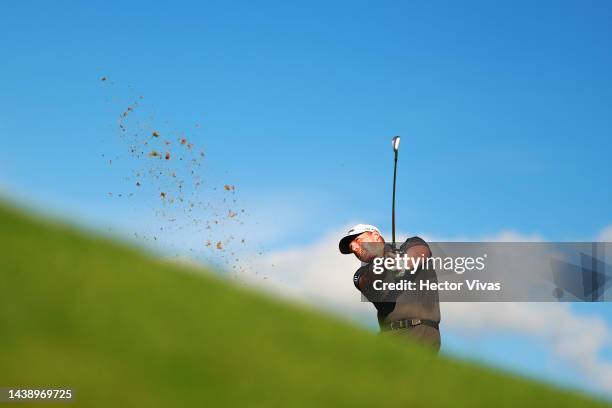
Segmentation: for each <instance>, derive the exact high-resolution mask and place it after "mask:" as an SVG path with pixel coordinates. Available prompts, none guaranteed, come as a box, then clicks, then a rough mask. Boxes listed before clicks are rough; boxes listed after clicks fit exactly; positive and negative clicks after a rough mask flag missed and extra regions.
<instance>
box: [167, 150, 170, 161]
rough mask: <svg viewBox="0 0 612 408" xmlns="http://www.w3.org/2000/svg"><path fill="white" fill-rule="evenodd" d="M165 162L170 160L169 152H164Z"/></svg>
mask: <svg viewBox="0 0 612 408" xmlns="http://www.w3.org/2000/svg"><path fill="white" fill-rule="evenodd" d="M166 160H170V152H166Z"/></svg>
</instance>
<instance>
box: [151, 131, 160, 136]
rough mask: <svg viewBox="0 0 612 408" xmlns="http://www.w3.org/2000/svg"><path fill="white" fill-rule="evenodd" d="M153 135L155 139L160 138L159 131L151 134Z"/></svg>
mask: <svg viewBox="0 0 612 408" xmlns="http://www.w3.org/2000/svg"><path fill="white" fill-rule="evenodd" d="M151 135H152V136H153V137H159V132H158V131H157V130H154V131H153V133H151Z"/></svg>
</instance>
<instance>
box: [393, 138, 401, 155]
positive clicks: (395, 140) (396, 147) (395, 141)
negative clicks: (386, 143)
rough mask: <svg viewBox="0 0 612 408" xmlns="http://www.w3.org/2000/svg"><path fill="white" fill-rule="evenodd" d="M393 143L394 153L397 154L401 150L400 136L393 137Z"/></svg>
mask: <svg viewBox="0 0 612 408" xmlns="http://www.w3.org/2000/svg"><path fill="white" fill-rule="evenodd" d="M391 143H392V145H393V151H394V152H397V151H398V150H399V145H400V137H399V136H393V139H392V140H391Z"/></svg>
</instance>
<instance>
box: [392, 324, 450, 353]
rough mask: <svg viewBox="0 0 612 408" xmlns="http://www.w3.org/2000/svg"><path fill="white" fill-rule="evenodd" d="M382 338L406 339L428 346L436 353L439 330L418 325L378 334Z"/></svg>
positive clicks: (438, 346)
mask: <svg viewBox="0 0 612 408" xmlns="http://www.w3.org/2000/svg"><path fill="white" fill-rule="evenodd" d="M380 335H381V336H384V337H393V338H401V339H406V340H409V341H413V342H415V341H416V342H418V343H422V344H425V345H427V346H430V347H431V348H432V349H433V350H434V351H435V352H436V353H437V352H438V351H440V344H441V341H440V330H438V329H435V328H433V327H429V326H425V325H423V324H420V325H418V326H412V327H407V328H405V329H397V330H387V331H383V332H381V333H380Z"/></svg>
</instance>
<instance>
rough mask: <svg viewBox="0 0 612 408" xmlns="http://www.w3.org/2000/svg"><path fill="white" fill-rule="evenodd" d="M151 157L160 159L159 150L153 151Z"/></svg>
mask: <svg viewBox="0 0 612 408" xmlns="http://www.w3.org/2000/svg"><path fill="white" fill-rule="evenodd" d="M149 156H150V157H159V153H158V152H157V150H151V153H149Z"/></svg>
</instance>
